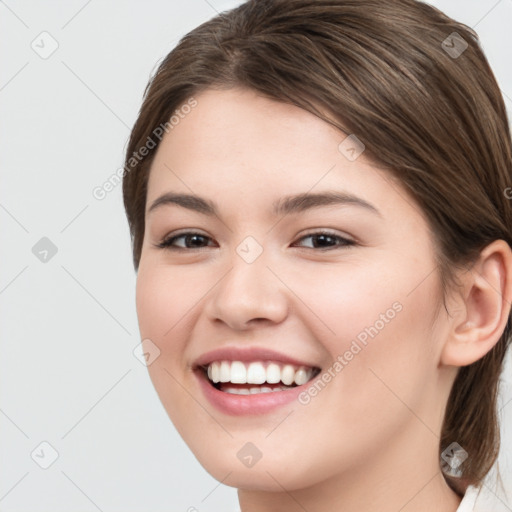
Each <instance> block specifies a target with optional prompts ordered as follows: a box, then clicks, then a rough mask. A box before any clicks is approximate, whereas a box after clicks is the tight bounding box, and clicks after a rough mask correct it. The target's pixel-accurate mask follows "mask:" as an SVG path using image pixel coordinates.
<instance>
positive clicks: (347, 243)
mask: <svg viewBox="0 0 512 512" xmlns="http://www.w3.org/2000/svg"><path fill="white" fill-rule="evenodd" d="M197 235H199V236H200V237H202V238H208V239H210V240H211V238H210V237H209V236H206V235H203V234H202V233H197V232H194V231H187V232H185V233H180V234H178V235H173V236H170V237H167V238H165V239H164V240H162V241H161V242H160V243H158V244H155V246H156V247H158V248H160V249H167V250H170V251H194V250H202V249H206V247H177V246H173V245H172V244H173V243H174V242H175V241H176V240H179V239H180V238H184V237H187V236H197ZM315 236H328V237H330V238H333V239H335V240H337V241H338V242H342V243H341V244H340V245H337V246H328V247H305V249H313V250H317V251H322V252H324V251H329V250H333V249H338V248H341V247H351V246H354V245H356V242H354V241H353V240H349V239H348V238H344V237H342V236H339V235H335V234H334V233H329V232H328V231H317V232H313V233H308V234H307V235H304V236H303V237H301V238H299V241H300V240H304V239H305V238H310V237H315Z"/></svg>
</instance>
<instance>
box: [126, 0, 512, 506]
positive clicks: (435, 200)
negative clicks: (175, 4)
mask: <svg viewBox="0 0 512 512" xmlns="http://www.w3.org/2000/svg"><path fill="white" fill-rule="evenodd" d="M511 182H512V151H511V137H510V131H509V126H508V120H507V114H506V110H505V106H504V102H503V98H502V97H501V94H500V90H499V87H498V85H497V83H496V80H495V78H494V75H493V73H492V71H491V69H490V67H489V64H488V62H487V60H486V58H485V56H484V54H483V52H482V50H481V48H480V46H479V43H478V39H477V36H476V34H475V33H474V32H473V31H472V30H471V29H470V28H468V27H467V26H465V25H463V24H460V23H457V22H455V21H454V20H452V19H450V18H448V17H447V16H445V15H444V14H443V13H441V12H440V11H438V10H436V9H435V8H433V7H431V6H429V5H427V4H423V3H420V2H416V1H414V0H385V1H383V0H249V1H248V2H246V3H244V4H242V5H241V6H239V7H238V8H236V9H233V10H231V11H228V12H224V13H222V14H220V15H218V16H216V17H215V18H213V19H211V20H209V21H208V22H206V23H204V24H202V25H201V26H199V27H198V28H196V29H195V30H193V31H192V32H190V33H189V34H187V35H186V36H185V37H184V38H183V39H182V40H181V41H180V42H179V44H178V45H177V47H176V48H174V49H173V50H172V51H171V52H170V54H169V55H168V56H167V57H166V58H165V59H164V61H163V62H162V63H161V65H160V67H159V69H158V70H157V72H156V74H155V76H154V77H153V78H152V80H151V81H150V83H149V84H148V87H147V89H146V91H145V98H144V102H143V105H142V107H141V110H140V113H139V117H138V119H137V121H136V123H135V126H134V128H133V131H132V134H131V137H130V141H129V146H128V148H127V152H126V162H125V176H124V181H123V193H124V203H125V208H126V213H127V217H128V221H129V224H130V229H131V234H132V239H133V261H134V265H135V269H136V271H137V273H138V274H137V290H136V302H137V313H138V320H139V326H140V332H141V337H142V339H143V340H144V341H143V344H146V347H147V353H148V354H156V355H155V356H150V358H151V360H148V369H149V374H150V376H151V379H152V382H153V384H154V386H155V388H156V391H157V392H158V394H159V397H160V399H161V402H162V404H163V406H164V407H165V409H166V411H167V413H168V414H169V416H170V418H171V420H172V421H173V423H174V425H175V426H176V428H177V430H178V431H179V432H180V434H181V436H182V437H183V439H184V440H185V442H186V443H187V444H188V446H189V447H190V449H191V450H192V452H193V453H194V455H195V456H196V457H197V459H198V460H199V461H200V463H201V464H202V465H203V466H204V467H205V469H206V470H207V471H208V472H209V473H210V474H211V475H212V476H213V477H215V478H216V479H218V480H219V481H220V482H222V483H224V484H226V485H229V486H233V487H236V488H237V489H238V496H239V501H240V506H241V510H242V512H250V511H258V512H260V511H277V510H279V511H282V510H286V511H294V510H308V511H324V510H343V511H344V512H350V511H356V510H357V511H358V512H364V511H374V510H379V511H380V512H386V511H398V510H400V511H404V512H406V511H415V512H420V511H431V510H434V509H435V510H438V511H441V512H455V511H459V512H462V511H464V512H465V511H469V510H473V508H474V501H475V498H476V494H477V491H478V489H479V487H480V486H481V484H482V480H483V478H484V477H485V475H486V474H487V473H488V471H489V469H490V468H491V466H492V464H493V462H494V461H495V459H496V456H497V453H498V449H499V427H498V424H497V418H496V396H497V384H498V380H499V375H500V372H501V369H502V364H503V360H504V355H505V353H506V350H507V346H508V343H509V335H510V328H511V326H510V301H511V299H512V275H511V272H512V253H511V249H510V246H511V245H512V233H511V226H512V209H511V204H510V201H509V200H508V199H507V194H506V190H507V188H508V187H510V185H511Z"/></svg>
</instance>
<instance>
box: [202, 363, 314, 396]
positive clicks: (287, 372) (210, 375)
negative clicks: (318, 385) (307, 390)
mask: <svg viewBox="0 0 512 512" xmlns="http://www.w3.org/2000/svg"><path fill="white" fill-rule="evenodd" d="M200 368H201V369H202V371H203V373H204V375H205V377H206V379H207V380H208V381H209V382H210V384H211V385H212V386H213V387H214V388H216V389H218V390H219V391H222V392H224V393H231V394H235V395H253V394H259V393H271V392H275V391H286V390H288V389H292V388H295V387H298V386H302V385H304V384H307V383H308V382H309V381H310V380H312V379H314V378H315V377H316V376H317V375H318V374H319V373H320V371H321V370H320V368H317V367H308V366H296V365H293V364H283V363H280V362H278V361H253V362H242V361H226V360H223V361H213V362H211V363H209V364H208V365H202V366H200Z"/></svg>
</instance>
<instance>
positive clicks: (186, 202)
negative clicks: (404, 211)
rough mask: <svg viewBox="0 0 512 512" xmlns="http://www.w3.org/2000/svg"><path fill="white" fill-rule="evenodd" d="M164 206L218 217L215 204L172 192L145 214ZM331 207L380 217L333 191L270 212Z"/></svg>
mask: <svg viewBox="0 0 512 512" xmlns="http://www.w3.org/2000/svg"><path fill="white" fill-rule="evenodd" d="M165 205H178V206H181V207H183V208H187V209H189V210H193V211H196V212H198V213H202V214H204V215H208V216H218V207H217V205H216V204H215V202H213V201H210V200H208V199H205V198H203V197H200V196H197V195H194V194H177V193H173V192H167V193H166V194H163V195H162V196H160V197H159V198H158V199H155V201H153V203H152V204H151V206H150V207H149V209H148V211H147V213H148V214H149V213H151V212H153V211H155V210H157V209H159V208H161V207H162V206H165ZM333 205H353V206H359V207H361V208H364V209H366V210H367V211H369V212H372V213H374V214H376V215H378V216H380V217H382V214H381V213H380V212H379V210H378V209H377V208H376V207H375V206H374V205H372V204H371V203H369V202H368V201H365V200H364V199H362V198H360V197H358V196H355V195H353V194H349V193H348V192H342V191H334V190H332V191H327V192H321V193H316V194H310V193H302V194H297V195H292V196H286V197H283V198H281V199H279V200H278V201H276V202H274V203H273V205H272V212H273V214H274V215H276V216H277V215H287V214H289V213H301V212H304V211H306V210H310V209H312V208H318V207H321V206H333Z"/></svg>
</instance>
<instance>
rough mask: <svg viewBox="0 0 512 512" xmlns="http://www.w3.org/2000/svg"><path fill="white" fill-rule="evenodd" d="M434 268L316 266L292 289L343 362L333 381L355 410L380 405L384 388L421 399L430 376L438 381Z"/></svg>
mask: <svg viewBox="0 0 512 512" xmlns="http://www.w3.org/2000/svg"><path fill="white" fill-rule="evenodd" d="M430 271H431V269H430V268H427V267H426V266H425V265H424V264H423V265H419V264H411V263H410V260H409V267H408V266H407V265H406V261H405V259H402V261H400V260H398V259H395V260H394V261H382V263H380V264H379V265H374V266H371V265H365V266H360V267H359V266H351V268H350V272H345V271H344V270H343V269H340V271H339V272H333V271H332V269H327V267H326V268H325V269H321V268H319V269H318V270H317V271H315V273H314V278H313V277H309V278H308V277H307V276H306V277H303V278H302V279H301V281H300V282H299V281H297V285H296V288H295V290H294V291H296V292H297V295H298V296H299V297H301V298H302V297H304V302H305V303H306V304H307V306H308V308H310V310H311V311H312V312H313V313H314V315H310V317H311V318H312V322H311V323H310V328H313V325H314V326H315V327H314V329H315V337H316V338H317V339H318V340H319V341H320V342H321V343H322V345H323V346H324V347H325V348H326V349H327V351H328V352H329V355H330V357H331V358H332V361H333V364H335V363H334V362H335V361H338V364H336V365H335V366H334V367H331V368H332V372H333V373H334V374H335V375H336V376H337V375H343V377H342V378H337V377H336V378H334V379H333V381H336V383H335V384H334V386H333V387H336V388H338V392H339V393H340V394H342V395H343V396H344V397H345V398H344V400H349V401H350V402H352V403H353V404H354V406H355V407H356V409H357V410H356V412H357V413H359V412H360V411H359V405H357V404H365V403H366V404H370V403H373V404H374V405H375V407H377V408H379V403H380V404H382V403H383V402H381V400H382V398H383V397H385V396H386V394H387V395H390V393H391V392H390V390H389V389H387V388H386V386H388V387H389V388H391V389H392V390H393V391H395V392H397V393H401V395H400V396H403V398H404V399H408V400H410V401H411V402H416V401H417V399H418V397H419V395H420V394H421V388H422V386H424V383H425V379H427V378H433V376H434V373H435V370H436V364H437V362H436V359H435V354H436V352H435V344H436V342H437V340H435V339H433V338H434V336H433V331H432V318H433V315H434V311H435V309H436V308H437V306H438V302H437V297H438V295H437V294H438V292H439V290H438V286H437V283H436V278H435V275H434V274H433V273H432V274H431V275H429V272H430ZM303 275H304V274H303ZM426 276H428V277H427V278H425V277H426ZM420 283H421V284H420ZM391 396H392V393H391ZM350 397H352V399H353V400H352V399H351V398H350ZM356 417H357V414H356Z"/></svg>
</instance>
